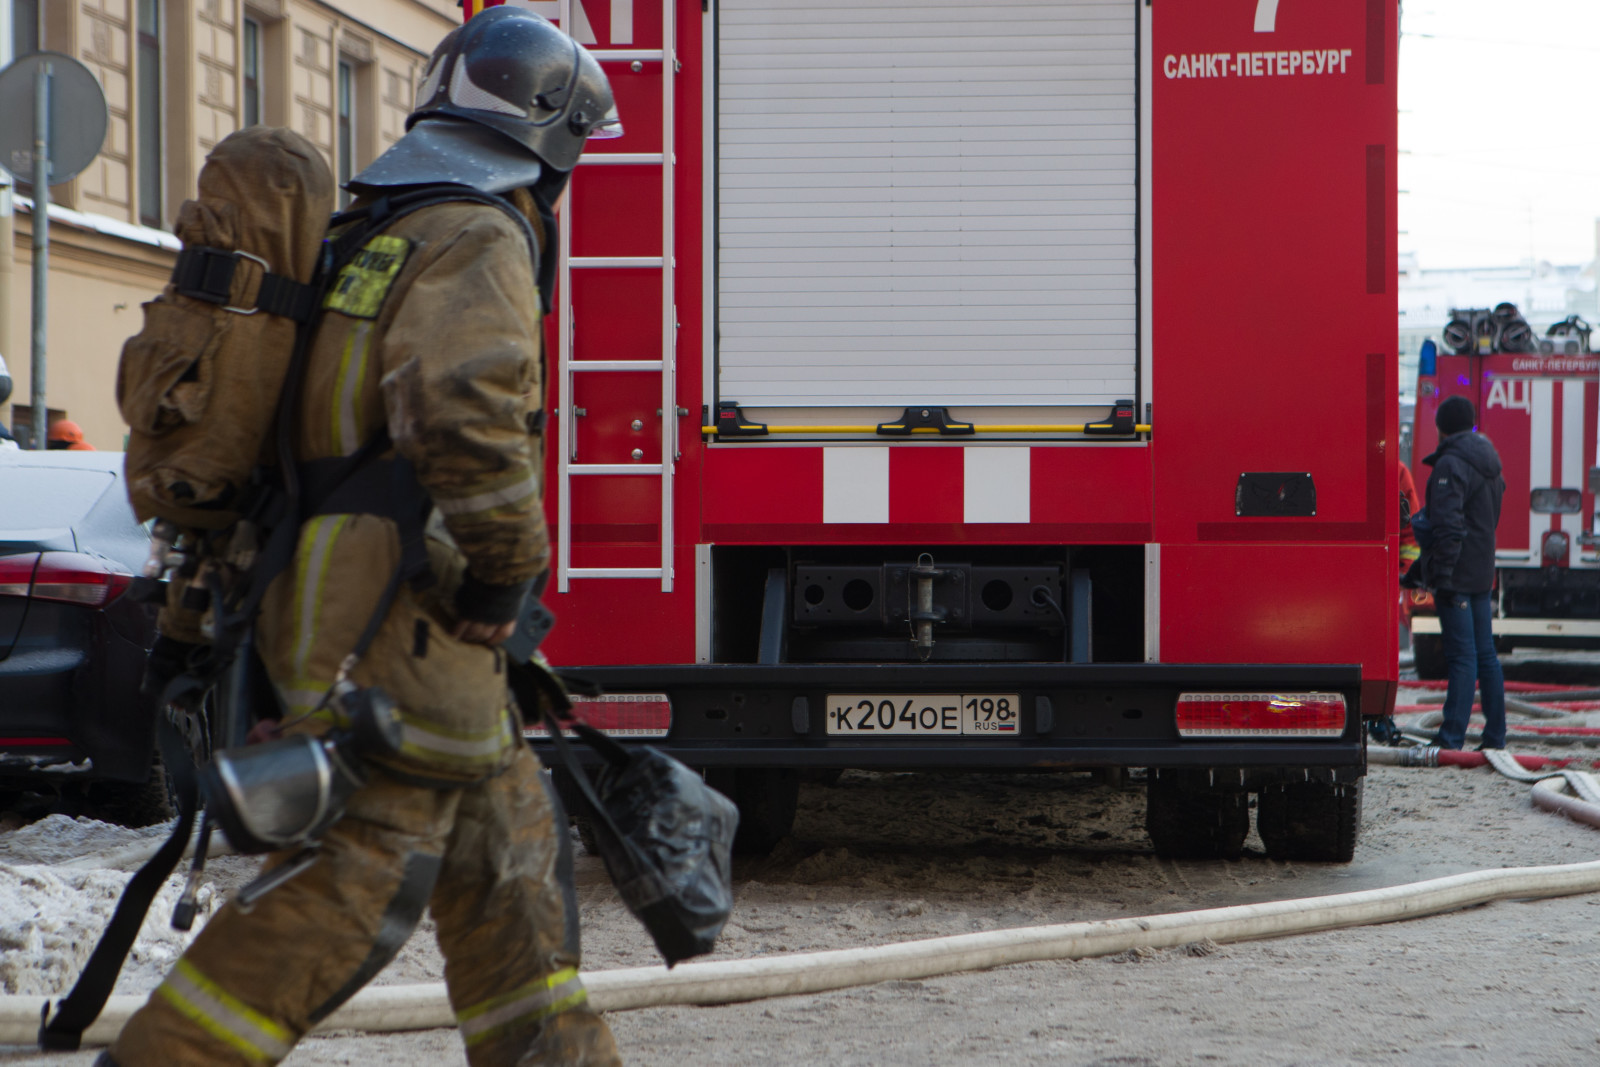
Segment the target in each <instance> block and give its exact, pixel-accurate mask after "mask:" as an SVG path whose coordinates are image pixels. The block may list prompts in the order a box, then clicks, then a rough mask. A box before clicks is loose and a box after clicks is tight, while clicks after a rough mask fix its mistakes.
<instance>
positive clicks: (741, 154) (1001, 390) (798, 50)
mask: <svg viewBox="0 0 1600 1067" xmlns="http://www.w3.org/2000/svg"><path fill="white" fill-rule="evenodd" d="M717 11H718V38H719V40H718V48H719V61H718V90H717V108H718V147H717V161H718V174H717V182H718V185H717V196H718V220H717V221H718V256H719V258H718V271H717V283H718V288H717V301H718V327H719V330H720V341H719V345H718V353H717V358H718V368H719V371H718V380H719V395H720V397H721V398H722V399H724V400H737V401H739V402H741V403H743V404H746V405H751V406H805V407H816V406H833V405H851V406H863V405H888V406H892V405H900V404H913V403H915V404H942V405H983V406H989V405H1023V404H1026V405H1031V406H1037V405H1041V404H1047V405H1048V404H1060V405H1074V404H1101V403H1109V402H1111V401H1113V400H1116V399H1118V398H1119V397H1131V396H1133V395H1135V393H1134V384H1135V375H1136V373H1137V361H1136V351H1135V349H1136V336H1135V326H1136V317H1137V270H1136V262H1135V252H1136V243H1137V242H1136V215H1137V196H1136V188H1135V175H1136V146H1137V129H1136V107H1135V86H1136V74H1135V58H1136V51H1137V48H1136V34H1137V23H1136V17H1137V8H1136V5H1135V4H1134V3H1132V2H1131V0H1114V2H1107V0H999V2H996V3H988V2H983V0H960V2H939V0H828V2H824V3H810V4H796V3H794V2H793V0H718V4H717Z"/></svg>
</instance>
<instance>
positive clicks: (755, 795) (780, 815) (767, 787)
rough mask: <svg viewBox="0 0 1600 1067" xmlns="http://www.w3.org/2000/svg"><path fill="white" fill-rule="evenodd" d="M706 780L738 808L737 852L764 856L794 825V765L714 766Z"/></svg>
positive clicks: (797, 783) (797, 775)
mask: <svg viewBox="0 0 1600 1067" xmlns="http://www.w3.org/2000/svg"><path fill="white" fill-rule="evenodd" d="M706 784H707V785H709V786H711V788H713V789H715V790H716V791H717V792H719V793H721V794H722V795H723V796H725V797H727V798H728V799H729V800H731V801H733V802H734V804H736V805H738V808H739V832H738V833H737V834H735V835H734V838H733V854H734V855H735V856H765V855H766V854H767V853H769V852H771V851H772V850H773V849H774V848H776V847H777V845H778V842H779V841H782V840H783V839H784V838H785V837H788V836H789V831H791V830H793V829H794V817H795V812H796V811H797V810H798V808H799V806H800V772H799V771H798V770H796V769H795V768H792V767H713V768H711V769H710V770H707V771H706Z"/></svg>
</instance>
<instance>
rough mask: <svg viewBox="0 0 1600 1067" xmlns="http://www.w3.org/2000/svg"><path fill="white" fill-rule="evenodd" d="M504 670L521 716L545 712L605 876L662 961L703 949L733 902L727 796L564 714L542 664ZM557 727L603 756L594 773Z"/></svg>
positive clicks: (645, 749)
mask: <svg viewBox="0 0 1600 1067" xmlns="http://www.w3.org/2000/svg"><path fill="white" fill-rule="evenodd" d="M510 679H511V689H512V692H513V693H514V694H515V695H516V697H517V702H518V703H519V704H520V705H521V706H522V708H523V710H524V712H525V713H526V715H527V717H528V718H529V719H533V718H534V717H535V716H537V717H540V718H542V719H543V720H544V723H545V727H546V728H547V729H548V730H549V731H550V737H551V740H553V741H554V742H555V746H556V750H557V752H558V753H559V754H560V756H561V762H562V764H563V765H564V766H565V768H566V770H567V773H569V774H570V775H572V779H573V782H574V784H575V785H576V787H577V794H576V800H577V803H578V806H579V807H580V808H581V809H583V810H581V811H580V812H579V813H578V814H580V815H582V816H584V817H585V818H587V819H588V820H589V822H590V825H591V827H592V828H593V830H594V836H595V841H596V844H597V845H598V847H599V849H600V858H601V859H602V860H603V861H604V862H605V865H606V871H607V873H608V874H610V875H611V882H612V884H613V885H615V886H616V888H617V892H618V894H620V895H621V897H622V901H623V903H624V904H626V905H627V906H628V910H629V911H631V912H633V914H634V917H635V918H637V919H638V920H639V921H640V922H641V923H643V924H644V928H645V929H646V930H648V931H649V932H650V936H651V937H652V938H653V939H654V940H655V943H656V949H657V950H658V951H659V952H660V953H661V956H662V958H663V959H665V960H666V961H667V966H668V967H671V966H673V965H674V964H676V963H678V962H680V961H682V960H686V959H689V958H691V957H693V956H702V955H705V954H706V953H708V952H710V951H711V950H712V949H713V948H714V947H715V946H716V941H717V935H718V934H719V933H721V932H722V927H723V925H724V924H725V923H726V922H727V921H728V916H729V914H731V913H732V911H733V859H732V850H733V835H734V833H735V831H737V830H738V828H739V810H738V808H736V807H735V806H734V804H733V801H731V800H729V799H728V798H727V797H725V796H723V795H722V794H721V793H719V792H717V791H716V790H715V789H712V788H711V787H710V786H708V785H706V783H705V781H704V779H702V778H701V776H700V775H699V774H697V773H695V772H694V771H692V770H690V769H689V768H688V767H686V766H684V765H683V764H682V763H680V762H678V761H677V760H675V759H673V758H672V757H671V756H668V755H667V754H666V753H664V752H661V751H659V750H657V749H655V748H652V747H650V746H649V745H629V746H623V745H620V744H618V743H617V742H616V741H613V740H612V739H611V738H609V737H607V736H606V735H605V734H604V733H602V732H601V731H599V730H596V729H595V728H594V727H592V726H589V725H588V724H587V723H584V722H581V721H578V720H577V719H575V718H572V717H571V715H570V711H571V704H570V702H569V701H568V700H567V697H566V692H565V689H564V688H563V687H562V686H561V684H560V682H559V681H557V680H556V679H555V678H554V676H553V675H552V673H551V672H550V671H548V670H547V669H545V668H543V667H542V666H541V665H539V664H537V663H513V664H512V667H511V671H510ZM563 727H565V728H567V729H570V730H572V731H573V732H574V733H576V734H577V736H578V738H579V739H580V740H582V741H583V742H584V744H586V745H588V746H589V747H590V748H592V749H594V751H595V752H596V753H598V754H599V756H600V758H601V759H602V760H603V761H604V765H603V766H602V768H601V770H600V774H599V776H598V777H597V779H596V780H595V781H593V782H591V781H590V780H589V776H588V774H587V773H586V772H585V771H584V769H583V767H582V766H580V765H579V763H578V760H577V757H576V756H574V755H573V753H572V747H571V745H570V744H569V743H568V741H567V738H566V737H565V736H564V735H563V733H562V728H563Z"/></svg>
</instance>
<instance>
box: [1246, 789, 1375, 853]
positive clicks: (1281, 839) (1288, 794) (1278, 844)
mask: <svg viewBox="0 0 1600 1067" xmlns="http://www.w3.org/2000/svg"><path fill="white" fill-rule="evenodd" d="M1363 781H1364V780H1363V779H1360V778H1357V779H1356V780H1355V781H1353V782H1284V783H1281V784H1278V785H1272V786H1268V787H1266V788H1265V789H1263V790H1261V797H1260V802H1259V804H1258V805H1257V808H1256V829H1257V831H1259V832H1260V834H1261V843H1262V844H1264V845H1266V846H1267V855H1269V856H1271V857H1272V858H1273V859H1280V860H1311V861H1313V862H1317V863H1349V862H1350V860H1351V859H1352V858H1354V856H1355V852H1356V839H1357V838H1358V837H1359V836H1360V833H1361V794H1362V784H1363Z"/></svg>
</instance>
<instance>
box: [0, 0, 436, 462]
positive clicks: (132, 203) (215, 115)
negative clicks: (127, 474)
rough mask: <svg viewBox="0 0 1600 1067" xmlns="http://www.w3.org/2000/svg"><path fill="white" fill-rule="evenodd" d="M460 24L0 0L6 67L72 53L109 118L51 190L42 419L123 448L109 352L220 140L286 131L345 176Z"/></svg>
mask: <svg viewBox="0 0 1600 1067" xmlns="http://www.w3.org/2000/svg"><path fill="white" fill-rule="evenodd" d="M460 18H461V15H460V9H459V8H458V7H457V5H456V3H455V0H338V2H335V3H323V2H319V0H0V21H3V30H4V34H3V36H4V37H6V38H9V40H0V51H9V55H8V56H5V58H6V61H7V62H9V61H10V58H12V57H15V56H20V55H23V54H26V53H28V52H31V51H34V50H36V49H38V48H41V47H42V48H44V49H47V50H50V51H55V52H62V53H65V54H67V55H70V56H73V57H75V58H76V59H78V60H79V61H81V62H82V63H83V64H84V65H86V66H87V67H88V68H89V69H90V70H91V71H92V72H93V73H94V75H95V77H96V78H97V79H98V80H99V82H100V85H101V87H102V88H103V89H104V91H105V95H106V104H107V109H108V112H109V125H108V130H107V134H106V140H105V146H104V148H103V149H102V151H101V153H100V155H99V156H98V157H97V158H96V159H95V160H94V161H93V162H92V163H91V164H90V165H89V166H88V168H87V169H85V170H84V171H83V172H82V173H81V174H79V175H78V176H77V177H75V178H73V179H72V180H71V181H68V182H64V183H62V184H60V185H56V186H52V187H51V189H50V212H49V214H50V258H49V267H50V270H49V317H48V320H47V323H48V325H47V363H46V375H45V385H46V397H47V405H48V407H49V409H50V410H51V414H52V418H55V417H63V416H64V417H67V418H71V419H72V420H73V421H75V422H77V423H79V424H80V425H81V426H82V427H83V429H84V431H85V434H86V436H87V438H88V440H89V442H90V443H91V444H93V445H94V446H95V447H97V448H101V449H120V448H121V447H122V445H123V441H124V434H125V427H124V425H123V422H122V419H121V417H120V415H119V414H118V413H117V407H116V399H115V386H116V368H117V358H118V356H119V354H120V352H121V348H122V343H123V341H124V340H126V339H127V337H128V336H129V335H131V334H133V333H135V332H137V331H138V330H139V328H140V325H141V324H142V317H141V314H140V310H139V308H140V305H141V303H143V302H144V301H146V300H149V299H151V298H152V297H153V296H155V294H156V293H158V292H159V291H160V290H161V287H162V286H163V285H164V284H165V283H166V280H167V277H168V275H169V274H170V272H171V270H172V265H173V263H174V262H175V261H176V257H177V251H178V241H177V239H176V238H175V237H173V236H172V232H171V231H172V225H173V222H174V220H175V219H176V217H177V214H178V209H179V207H180V205H181V204H182V203H183V201H184V200H185V199H187V198H188V197H191V196H193V195H194V190H195V180H196V177H197V176H198V174H199V172H200V166H201V164H202V163H203V162H204V161H205V157H206V153H207V152H209V151H210V150H211V148H212V146H213V145H215V144H216V143H217V142H218V141H220V140H222V138H224V137H226V136H227V135H228V134H230V133H232V132H233V131H235V130H237V129H240V128H242V127H244V126H249V125H253V124H256V123H265V124H268V125H274V126H288V127H290V128H292V129H294V130H295V131H296V132H298V133H300V134H302V135H304V136H305V137H306V138H307V139H308V140H309V141H311V143H312V144H314V145H316V146H317V147H318V148H320V149H321V150H322V152H323V154H324V155H325V156H326V157H327V160H328V164H329V166H330V167H331V168H332V170H333V173H334V175H335V176H336V177H337V178H338V179H339V180H340V181H341V182H342V181H343V180H345V179H347V178H349V177H350V175H352V174H354V173H356V172H358V171H359V170H360V169H361V168H362V167H363V166H365V165H366V164H367V163H369V162H370V161H371V160H372V159H374V158H375V157H376V156H377V155H378V154H379V153H381V152H382V151H383V150H384V149H385V148H387V147H388V146H389V145H390V144H392V143H393V142H394V141H395V140H396V139H397V138H398V137H399V136H400V135H401V134H402V133H403V132H404V129H405V117H406V114H407V113H408V112H409V111H410V110H411V106H412V102H413V99H414V96H415V91H416V85H417V81H418V79H419V77H420V75H421V70H422V65H423V63H424V61H425V60H426V58H427V55H428V53H429V52H431V51H432V50H433V47H434V45H436V44H437V43H438V41H439V40H440V38H442V37H443V36H444V35H445V34H446V33H448V32H449V31H450V29H451V28H452V27H454V26H456V25H458V24H459V21H460ZM5 46H9V47H8V48H6V47H5ZM3 121H7V120H6V118H5V117H4V116H0V122H3ZM26 177H27V176H26V175H19V176H18V178H19V179H20V182H19V184H18V186H17V188H16V195H15V197H14V199H13V200H12V203H13V204H14V214H10V213H7V214H9V217H4V216H0V345H3V348H0V353H3V354H4V356H5V358H6V362H7V363H8V364H9V366H10V369H11V373H12V376H13V380H14V382H15V391H14V393H13V396H12V401H13V402H12V403H11V404H10V405H7V408H8V409H9V410H7V409H0V421H4V422H5V423H6V425H8V426H11V427H12V429H13V431H14V432H17V433H18V436H19V437H20V436H23V433H24V432H25V429H26V425H27V423H28V422H29V421H30V418H31V409H30V408H29V407H28V403H29V396H30V390H31V375H30V373H29V372H30V359H29V353H30V346H31V337H32V324H31V322H30V314H29V302H30V296H29V294H30V292H31V282H30V274H31V269H32V264H31V248H32V227H33V225H34V221H35V220H34V213H33V210H32V208H33V202H32V199H31V197H30V195H29V194H30V192H31V189H30V188H29V187H28V186H27V185H26V184H25V180H26ZM4 211H5V205H4V204H0V212H4ZM7 224H9V225H7ZM6 229H10V230H11V233H10V234H9V235H6V234H5V233H4V230H6ZM7 236H9V240H7V239H6V237H7ZM8 251H9V252H10V255H7V254H6V253H7V252H8Z"/></svg>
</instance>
